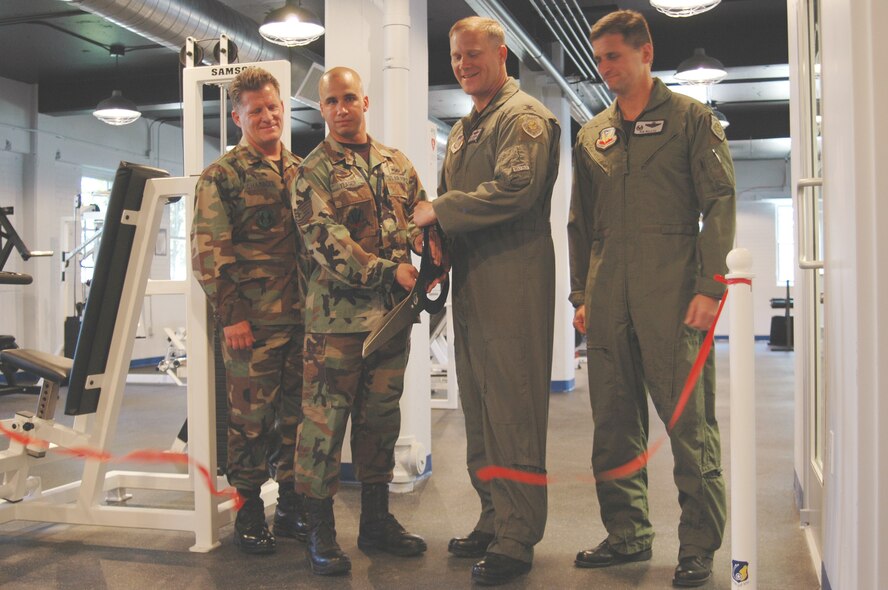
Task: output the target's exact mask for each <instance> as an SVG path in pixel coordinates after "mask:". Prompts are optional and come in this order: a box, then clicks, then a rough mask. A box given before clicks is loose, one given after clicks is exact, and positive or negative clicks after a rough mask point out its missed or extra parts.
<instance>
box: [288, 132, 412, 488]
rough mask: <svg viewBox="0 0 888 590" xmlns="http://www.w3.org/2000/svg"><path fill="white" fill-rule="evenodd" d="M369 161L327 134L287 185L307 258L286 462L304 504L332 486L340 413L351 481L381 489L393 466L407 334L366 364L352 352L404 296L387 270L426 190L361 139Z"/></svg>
mask: <svg viewBox="0 0 888 590" xmlns="http://www.w3.org/2000/svg"><path fill="white" fill-rule="evenodd" d="M369 155H370V161H369V162H365V161H364V159H363V158H362V157H360V156H358V155H357V154H355V152H354V151H352V150H351V149H350V148H348V147H344V146H343V145H341V144H340V143H338V142H337V141H336V140H334V139H333V138H332V137H329V136H328V137H327V138H326V139H325V140H324V141H323V142H321V144H320V145H318V147H316V148H315V149H314V150H313V151H312V152H311V153H310V154H309V155H308V156H306V158H305V161H304V162H303V163H302V166H301V167H300V168H299V173H298V175H297V177H296V178H295V179H294V181H293V182H292V183H291V184H290V193H291V195H292V208H293V215H294V216H295V219H296V223H297V225H298V226H299V229H300V232H301V233H302V237H303V239H304V240H305V244H306V246H307V248H308V252H309V253H310V254H311V257H312V261H313V264H312V267H311V272H310V274H309V278H308V293H307V295H306V310H305V326H306V327H305V331H306V336H305V357H304V381H303V395H302V409H303V413H304V415H305V418H304V421H303V426H302V430H301V432H300V435H299V441H298V443H297V460H296V489H297V490H298V491H299V492H300V493H304V494H306V495H307V496H309V497H312V498H329V497H332V496H333V495H334V494H335V493H336V491H337V489H338V487H339V472H340V458H341V450H342V443H343V438H344V436H345V427H346V423H347V421H348V419H349V416H351V421H352V431H351V449H352V460H353V463H354V468H355V477H356V478H357V479H358V480H359V481H361V482H363V483H388V482H390V481H391V480H392V470H393V468H394V466H395V459H394V450H395V443H396V442H397V440H398V434H399V432H400V428H401V411H400V400H401V394H402V393H403V391H404V370H405V369H406V367H407V357H408V353H409V348H410V330H409V329H407V330H405V331H404V332H403V333H402V334H399V335H396V336H395V337H394V338H392V340H391V341H390V342H388V343H386V345H385V346H383V347H382V348H381V349H380V350H378V351H376V352H375V353H373V354H371V355H370V356H369V357H367V358H366V359H364V358H362V356H361V350H362V347H363V343H364V339H365V338H366V337H367V334H368V332H370V330H372V329H373V327H374V326H375V325H376V323H378V322H379V321H380V320H382V318H383V317H385V314H386V313H387V312H388V311H390V310H391V309H392V308H393V307H394V306H395V304H397V303H398V302H400V301H401V300H402V299H404V297H406V296H407V292H406V291H404V289H402V288H401V287H400V285H398V284H397V283H396V282H395V270H396V268H397V266H398V264H401V263H410V245H411V244H412V243H413V240H414V239H415V238H416V237H417V236H418V235H419V230H418V229H417V228H416V226H415V225H414V224H413V222H412V215H413V206H414V205H415V203H416V202H417V201H419V200H425V199H426V193H425V190H424V189H423V188H422V184H421V183H420V181H419V177H418V176H417V174H416V171H415V170H414V168H413V165H412V164H411V163H410V161H409V160H408V159H407V157H406V156H405V155H404V154H402V153H401V152H399V151H398V150H395V149H391V148H388V147H386V146H384V145H382V144H381V143H378V142H376V141H374V140H372V139H371V140H370V152H369Z"/></svg>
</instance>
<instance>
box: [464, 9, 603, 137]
mask: <svg viewBox="0 0 888 590" xmlns="http://www.w3.org/2000/svg"><path fill="white" fill-rule="evenodd" d="M466 4H468V5H469V7H470V8H472V10H474V11H475V12H476V13H477V14H479V15H481V16H486V17H489V18H492V19H494V20H496V21H498V22H499V23H500V24H502V25H503V28H504V29H505V32H506V43H507V45H508V46H509V48H510V49H511V50H512V51H513V52H514V53H515V54H516V55H517V56H518V58H519V59H521V60H523V61H524V62H525V63H529V62H532V63H535V64H537V65H538V66H539V67H541V68H542V69H543V70H545V71H546V73H547V74H549V75H550V76H551V77H552V79H553V80H554V81H555V83H556V84H558V86H559V87H560V88H561V91H562V93H563V94H564V97H565V98H566V99H567V101H568V103H570V112H571V116H572V117H573V118H574V119H575V120H576V121H577V122H579V123H580V124H581V125H582V124H583V123H585V122H586V121H588V120H589V119H591V118H592V110H591V109H590V108H589V106H588V105H587V104H586V103H585V102H584V101H583V99H582V98H580V95H579V94H578V93H577V90H576V89H575V88H574V87H573V86H571V83H570V82H568V81H567V79H566V78H565V77H564V74H562V73H561V72H560V71H559V70H558V68H556V67H555V66H554V65H553V64H552V62H551V61H550V60H549V58H548V57H546V56H545V55H544V54H543V52H542V50H541V49H540V48H539V46H538V45H537V44H536V42H535V41H534V40H533V39H532V38H531V37H530V35H528V34H527V31H525V30H524V28H522V27H521V25H520V24H519V23H518V21H516V20H515V17H513V16H512V14H511V13H510V12H509V11H508V10H506V8H505V7H504V6H503V5H502V4H501V3H500V2H498V1H497V0H466ZM598 90H600V88H599V89H598ZM593 96H594V97H595V99H596V102H598V103H599V104H598V105H596V106H598V107H600V108H599V109H598V110H601V109H603V108H605V107H607V106H608V105H609V104H610V100H605V97H606V96H607V95H604V96H601V95H600V94H599V93H598V92H595V93H594V94H593Z"/></svg>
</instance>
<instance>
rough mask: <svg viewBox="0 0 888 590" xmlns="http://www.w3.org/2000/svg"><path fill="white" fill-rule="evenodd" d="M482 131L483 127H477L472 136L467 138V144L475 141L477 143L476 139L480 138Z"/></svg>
mask: <svg viewBox="0 0 888 590" xmlns="http://www.w3.org/2000/svg"><path fill="white" fill-rule="evenodd" d="M482 131H484V128H483V127H478V128H477V129H475V130H474V131H472V134H471V135H470V136H469V141H468V142H467V143H475V142H476V141H478V138H480V137H481V132H482Z"/></svg>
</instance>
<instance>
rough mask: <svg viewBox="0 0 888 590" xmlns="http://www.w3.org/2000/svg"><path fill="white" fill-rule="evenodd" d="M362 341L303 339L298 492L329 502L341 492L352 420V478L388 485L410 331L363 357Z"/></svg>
mask: <svg viewBox="0 0 888 590" xmlns="http://www.w3.org/2000/svg"><path fill="white" fill-rule="evenodd" d="M366 336H367V334H366V333H359V334H312V333H308V334H306V335H305V370H304V380H303V385H302V412H303V414H304V416H305V419H304V422H303V425H302V430H301V432H300V435H299V443H298V445H297V448H296V490H297V491H298V492H300V493H303V494H306V495H308V496H309V497H312V498H329V497H332V496H333V495H335V494H336V491H337V490H338V489H339V471H340V461H341V458H342V443H343V439H344V438H345V427H346V422H347V421H348V418H349V416H351V425H352V427H351V451H352V462H353V465H354V469H355V477H356V478H357V479H358V480H359V481H361V482H364V483H388V482H390V481H391V480H392V470H393V469H394V466H395V442H397V440H398V435H399V434H400V431H401V409H400V400H401V393H402V392H403V391H404V370H405V368H406V367H407V355H408V353H409V349H410V330H409V329H406V330H404V331H403V333H402V334H399V335H397V336H395V337H394V338H392V339H391V340H390V341H389V342H387V343H386V344H385V345H384V346H383V347H382V348H380V349H379V350H377V351H376V352H375V353H373V354H372V355H370V356H369V357H368V358H366V359H363V358H361V348H362V347H363V344H364V338H365V337H366Z"/></svg>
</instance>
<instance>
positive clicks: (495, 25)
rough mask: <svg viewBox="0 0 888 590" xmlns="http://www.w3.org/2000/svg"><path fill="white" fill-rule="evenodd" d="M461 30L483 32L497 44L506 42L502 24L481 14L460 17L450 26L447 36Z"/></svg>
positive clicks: (451, 35)
mask: <svg viewBox="0 0 888 590" xmlns="http://www.w3.org/2000/svg"><path fill="white" fill-rule="evenodd" d="M463 31H474V32H477V33H484V34H485V35H487V38H488V39H489V40H491V41H493V42H495V43H496V44H497V45H505V44H506V32H505V31H504V30H503V26H502V25H501V24H499V22H497V21H495V20H493V19H492V18H487V17H483V16H467V17H466V18H461V19H459V20H458V21H456V22H455V23H454V24H453V26H452V27H450V33H448V34H447V36H448V37H453V35H455V34H456V33H462V32H463Z"/></svg>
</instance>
